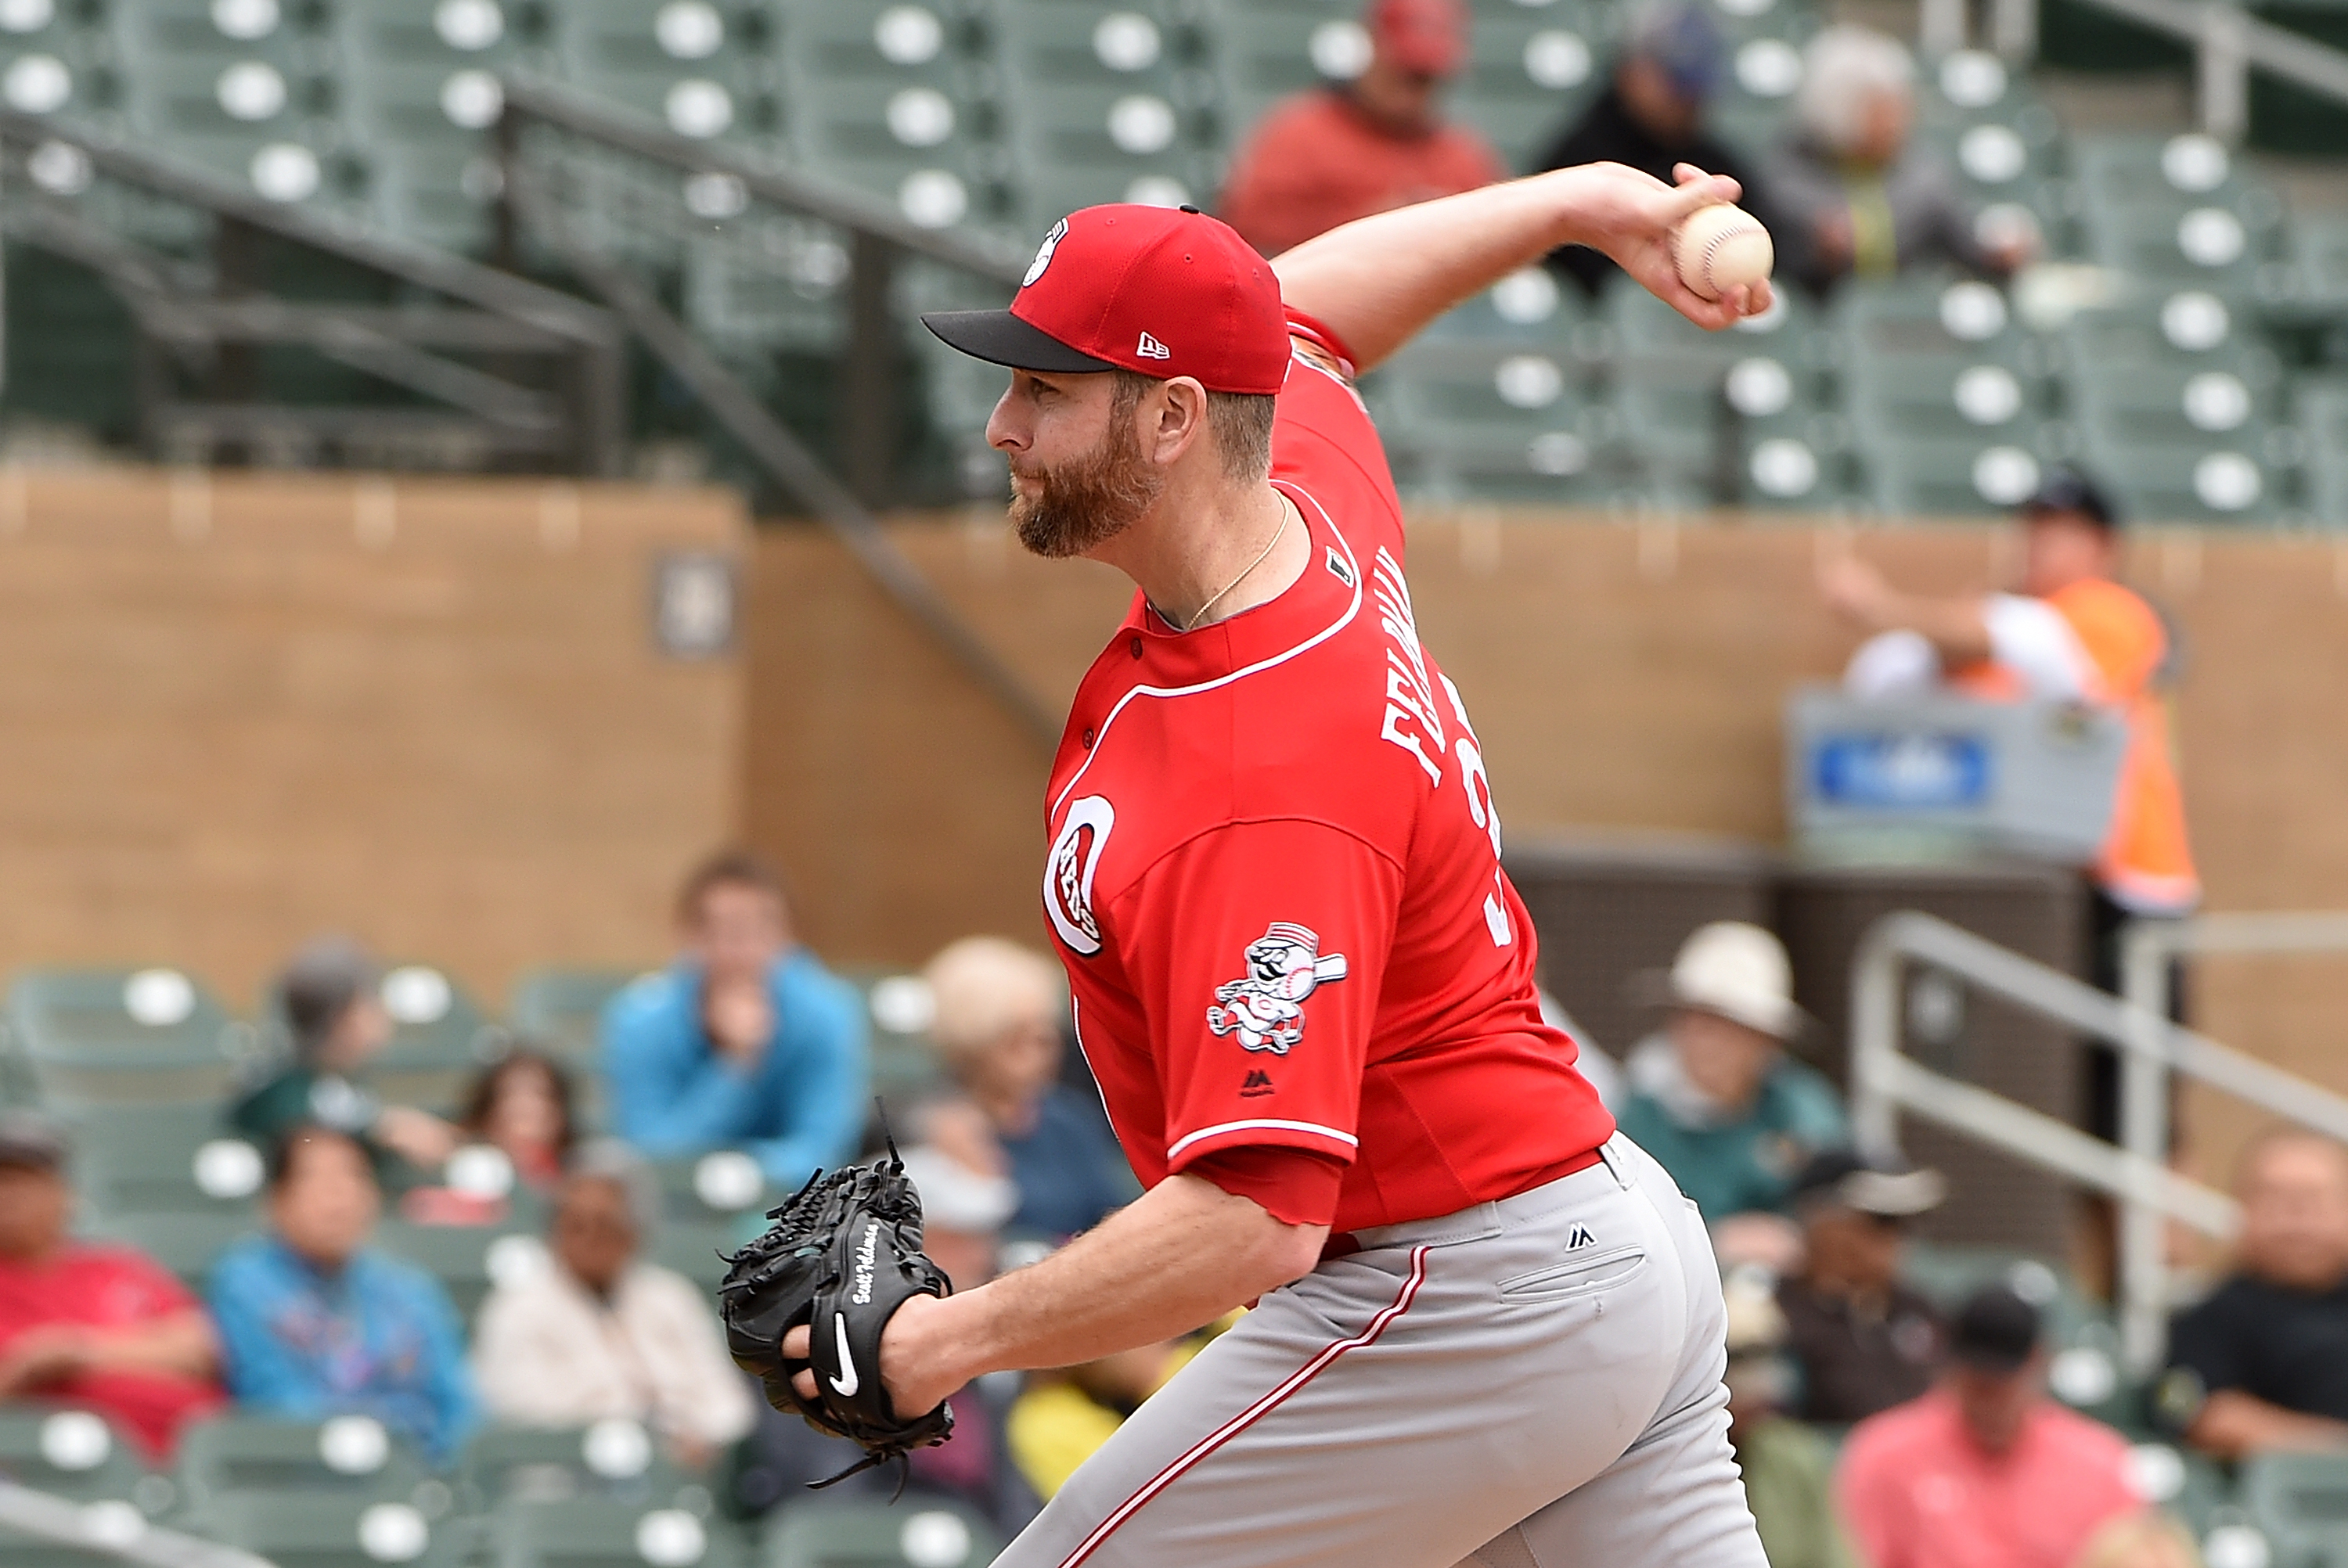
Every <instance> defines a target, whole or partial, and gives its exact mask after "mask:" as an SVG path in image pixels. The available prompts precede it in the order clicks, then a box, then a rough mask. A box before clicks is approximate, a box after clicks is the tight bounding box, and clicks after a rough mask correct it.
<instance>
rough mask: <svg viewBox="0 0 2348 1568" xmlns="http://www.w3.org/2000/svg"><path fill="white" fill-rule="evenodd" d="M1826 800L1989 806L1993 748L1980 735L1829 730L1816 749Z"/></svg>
mask: <svg viewBox="0 0 2348 1568" xmlns="http://www.w3.org/2000/svg"><path fill="white" fill-rule="evenodd" d="M1810 784H1811V788H1812V789H1813V790H1814V791H1815V792H1816V794H1817V798H1818V800H1819V802H1820V803H1821V804H1830V805H1839V806H1848V807H1859V808H1862V809H1867V810H1874V811H1949V810H1955V809H1962V808H1965V807H1978V806H1983V805H1987V804H1989V801H1990V794H1991V768H1990V747H1989V745H1988V743H1987V741H1986V738H1985V737H1983V736H1982V735H1978V734H1962V733H1954V734H1952V733H1929V732H1915V731H1911V732H1909V733H1901V734H1850V733H1844V734H1838V735H1837V734H1829V735H1824V736H1821V737H1819V738H1818V742H1817V743H1816V745H1815V746H1814V748H1813V749H1812V751H1811V753H1810Z"/></svg>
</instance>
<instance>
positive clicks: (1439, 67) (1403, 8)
mask: <svg viewBox="0 0 2348 1568" xmlns="http://www.w3.org/2000/svg"><path fill="white" fill-rule="evenodd" d="M1366 20H1367V21H1368V23H1369V29H1370V35H1371V36H1372V37H1374V38H1375V39H1376V40H1377V45H1378V47H1379V48H1380V49H1381V50H1383V51H1384V52H1385V56H1386V58H1387V59H1389V60H1392V61H1393V62H1394V63H1395V65H1397V66H1400V67H1402V68H1403V69H1404V70H1406V71H1417V72H1420V73H1422V74H1423V75H1426V76H1430V77H1447V76H1450V75H1452V74H1453V73H1454V72H1456V71H1457V70H1458V69H1459V67H1460V66H1461V64H1462V63H1463V62H1465V61H1466V59H1467V58H1468V13H1467V10H1466V8H1465V7H1463V6H1462V5H1460V4H1459V0H1373V4H1372V5H1371V6H1370V12H1369V15H1368V17H1367V18H1366Z"/></svg>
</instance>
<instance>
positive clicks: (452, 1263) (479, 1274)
mask: <svg viewBox="0 0 2348 1568" xmlns="http://www.w3.org/2000/svg"><path fill="white" fill-rule="evenodd" d="M375 1245H376V1246H378V1247H380V1248H382V1249H383V1250H384V1251H385V1252H387V1253H389V1254H390V1255H392V1256H394V1257H397V1258H404V1259H406V1260H407V1262H409V1263H412V1264H414V1265H416V1266H417V1267H418V1268H421V1269H423V1270H425V1271H426V1272H427V1273H428V1274H430V1275H431V1276H433V1277H434V1278H436V1279H438V1281H439V1282H440V1285H441V1287H442V1288H443V1289H445V1290H447V1291H448V1299H449V1300H450V1302H452V1303H453V1304H454V1305H455V1307H456V1308H457V1316H458V1317H459V1318H460V1319H462V1320H463V1321H464V1322H465V1323H467V1324H470V1323H471V1322H472V1321H473V1317H474V1314H475V1313H477V1312H479V1310H480V1306H481V1298H482V1297H484V1296H487V1295H489V1287H490V1286H492V1285H494V1284H496V1283H497V1282H498V1281H499V1279H504V1278H510V1277H514V1276H517V1275H520V1274H521V1273H524V1272H527V1271H530V1270H532V1269H537V1268H541V1267H544V1266H545V1264H546V1248H545V1244H544V1243H542V1242H541V1241H540V1240H539V1238H538V1235H537V1234H536V1233H535V1232H534V1231H529V1230H523V1229H520V1228H512V1227H499V1226H491V1225H409V1224H406V1223H402V1222H398V1221H386V1223H385V1224H383V1225H380V1226H378V1227H377V1228H376V1235H375Z"/></svg>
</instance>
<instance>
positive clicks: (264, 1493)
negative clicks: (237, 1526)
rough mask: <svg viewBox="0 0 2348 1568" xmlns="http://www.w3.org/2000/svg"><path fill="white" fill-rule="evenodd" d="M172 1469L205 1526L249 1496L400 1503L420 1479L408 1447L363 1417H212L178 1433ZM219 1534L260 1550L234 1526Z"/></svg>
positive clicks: (343, 1503)
mask: <svg viewBox="0 0 2348 1568" xmlns="http://www.w3.org/2000/svg"><path fill="white" fill-rule="evenodd" d="M178 1472H179V1479H180V1491H181V1493H182V1494H183V1496H184V1497H185V1499H186V1501H187V1506H188V1507H189V1509H190V1510H191V1512H193V1513H194V1514H195V1515H196V1516H197V1517H199V1518H201V1519H203V1520H204V1521H205V1522H206V1523H207V1525H208V1526H218V1525H220V1524H221V1522H222V1521H223V1519H224V1517H225V1516H226V1515H227V1514H228V1513H230V1512H233V1509H234V1506H235V1505H236V1504H237V1503H239V1502H240V1501H242V1500H247V1499H254V1498H270V1497H283V1496H286V1495H291V1494H301V1495H304V1496H305V1497H307V1498H308V1499H309V1500H311V1501H318V1502H323V1503H333V1504H335V1505H337V1506H345V1507H347V1506H351V1505H354V1504H365V1503H367V1502H379V1501H407V1500H410V1499H411V1498H412V1497H413V1496H414V1494H415V1491H416V1489H417V1486H418V1485H419V1484H420V1483H422V1482H423V1481H424V1480H425V1477H426V1471H425V1468H424V1464H423V1461H422V1460H420V1459H418V1458H417V1455H416V1453H415V1452H414V1450H411V1449H409V1448H408V1447H407V1444H406V1443H404V1442H403V1441H401V1440H400V1439H399V1438H398V1437H397V1436H396V1435H394V1434H393V1433H391V1432H389V1431H387V1430H386V1429H385V1428H384V1426H383V1425H382V1423H380V1422H378V1421H376V1419H374V1418H372V1417H369V1416H342V1417H336V1418H335V1419H330V1420H326V1421H286V1420H273V1419H267V1418H265V1417H260V1416H244V1415H225V1416H216V1417H213V1418H212V1419H210V1420H205V1421H200V1422H198V1423H196V1424H195V1425H194V1426H191V1427H190V1428H188V1429H187V1430H186V1431H185V1432H183V1433H181V1434H180V1447H179V1456H178ZM263 1512H264V1513H265V1512H266V1511H265V1510H264V1511H263ZM258 1522H259V1521H258V1519H257V1518H256V1520H255V1523H256V1524H258ZM222 1539H225V1540H230V1541H232V1542H236V1543H237V1544H240V1545H250V1546H252V1547H253V1548H254V1549H255V1550H256V1551H259V1550H263V1547H262V1545H261V1544H260V1542H255V1541H251V1540H243V1539H240V1538H239V1537H238V1535H237V1534H236V1533H235V1532H234V1528H233V1526H231V1527H229V1529H228V1531H227V1532H225V1533H223V1535H222Z"/></svg>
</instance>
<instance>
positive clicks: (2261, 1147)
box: [2157, 1129, 2348, 1460]
mask: <svg viewBox="0 0 2348 1568" xmlns="http://www.w3.org/2000/svg"><path fill="white" fill-rule="evenodd" d="M2236 1186H2237V1190H2238V1193H2239V1195H2240V1198H2241V1200H2242V1233H2241V1238H2240V1242H2239V1243H2238V1244H2237V1256H2236V1261H2235V1267H2234V1273H2233V1274H2232V1276H2230V1277H2229V1278H2228V1279H2227V1280H2226V1282H2225V1283H2224V1284H2223V1285H2221V1286H2219V1287H2218V1290H2217V1292H2216V1294H2214V1295H2212V1296H2210V1297H2209V1299H2208V1300H2206V1301H2204V1302H2202V1303H2201V1304H2200V1305H2199V1307H2193V1308H2192V1309H2191V1310H2189V1311H2187V1312H2184V1313H2180V1314H2179V1315H2178V1318H2177V1321H2176V1323H2175V1324H2174V1325H2173V1326H2172V1327H2171V1328H2170V1329H2169V1335H2168V1359H2169V1367H2170V1370H2169V1372H2168V1375H2167V1376H2166V1377H2164V1378H2162V1379H2161V1382H2160V1386H2159V1389H2158V1393H2157V1404H2158V1407H2159V1409H2160V1410H2161V1413H2162V1414H2163V1415H2164V1416H2166V1417H2167V1418H2168V1419H2170V1420H2172V1421H2174V1422H2175V1423H2176V1424H2177V1425H2178V1427H2180V1428H2181V1429H2182V1430H2183V1431H2184V1433H2185V1436H2186V1438H2187V1439H2188V1440H2189V1441H2191V1442H2192V1443H2193V1444H2195V1446H2197V1447H2199V1448H2201V1449H2203V1450H2207V1451H2209V1452H2210V1453H2212V1454H2215V1455H2217V1456H2218V1457H2219V1458H2220V1459H2227V1460H2233V1459H2240V1458H2241V1457H2242V1456H2244V1455H2246V1454H2252V1453H2257V1452H2259V1451H2260V1450H2269V1449H2337V1448H2343V1447H2348V1149H2343V1148H2342V1147H2341V1146H2340V1145H2339V1144H2337V1143H2333V1142H2332V1141H2331V1140H2330V1139H2327V1138H2324V1137H2322V1136H2319V1135H2318V1134H2316V1133H2313V1132H2300V1131H2298V1130H2296V1129H2286V1130H2280V1131H2276V1132H2269V1133H2267V1134H2266V1135H2265V1136H2264V1137H2262V1138H2260V1140H2259V1141H2258V1142H2257V1143H2253V1144H2252V1145H2251V1146H2250V1151H2249V1152H2248V1153H2246V1154H2245V1155H2244V1156H2243V1159H2242V1165H2241V1174H2240V1180H2239V1181H2238V1182H2237V1184H2236Z"/></svg>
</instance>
